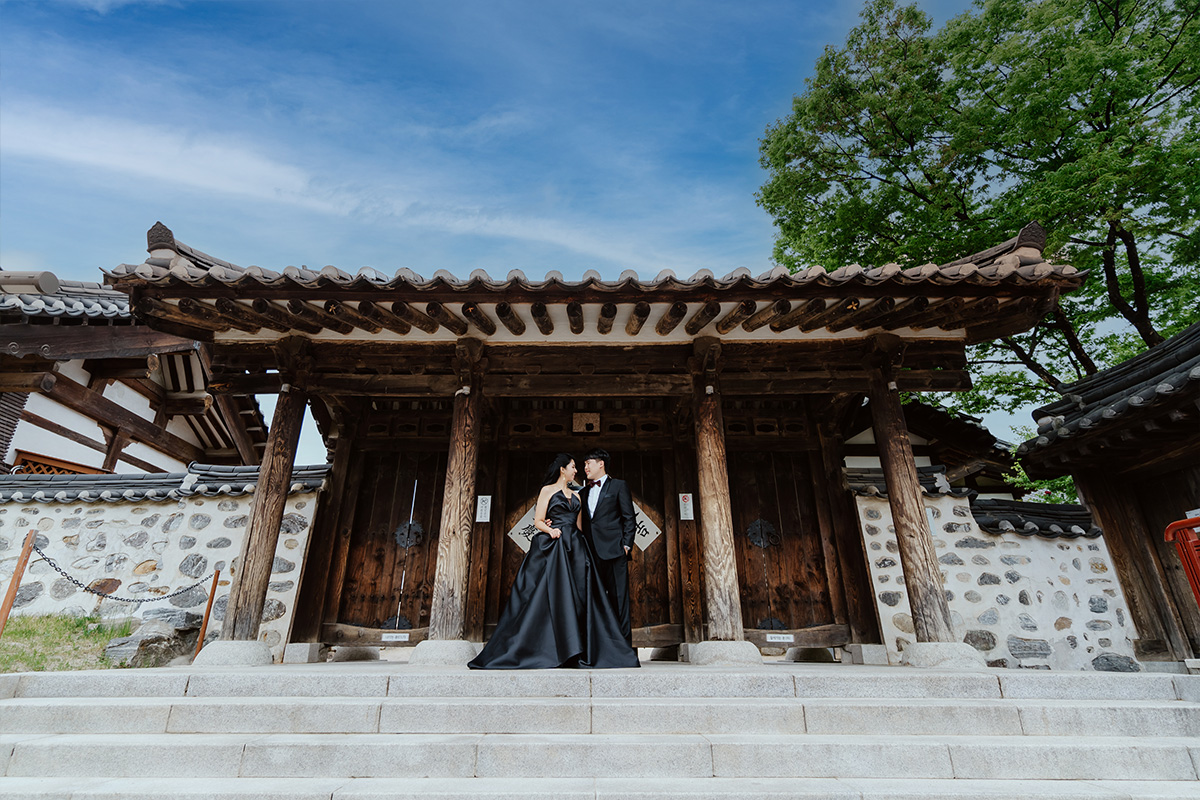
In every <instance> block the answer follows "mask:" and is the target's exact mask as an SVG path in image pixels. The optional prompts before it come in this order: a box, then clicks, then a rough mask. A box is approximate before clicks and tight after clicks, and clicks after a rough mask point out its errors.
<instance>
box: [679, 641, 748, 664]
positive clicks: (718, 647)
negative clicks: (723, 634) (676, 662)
mask: <svg viewBox="0 0 1200 800" xmlns="http://www.w3.org/2000/svg"><path fill="white" fill-rule="evenodd" d="M687 660H688V663H689V664H693V665H695V666H698V667H705V666H726V665H740V664H761V663H762V654H761V653H759V652H758V647H756V646H755V645H754V644H753V643H752V642H715V641H707V642H696V643H694V644H689V645H688V648H687Z"/></svg>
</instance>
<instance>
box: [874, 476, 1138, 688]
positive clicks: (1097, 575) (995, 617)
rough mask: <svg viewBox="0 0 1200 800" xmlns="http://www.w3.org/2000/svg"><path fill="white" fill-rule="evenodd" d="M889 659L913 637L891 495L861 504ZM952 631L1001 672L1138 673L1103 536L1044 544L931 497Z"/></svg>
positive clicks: (957, 501) (955, 502)
mask: <svg viewBox="0 0 1200 800" xmlns="http://www.w3.org/2000/svg"><path fill="white" fill-rule="evenodd" d="M857 505H858V517H859V525H860V529H861V531H862V537H863V546H864V548H865V550H866V555H867V564H868V567H869V570H870V574H871V585H872V587H873V591H874V594H875V607H876V611H877V613H878V615H879V623H880V630H881V631H882V633H883V638H884V643H885V644H886V645H887V649H888V658H889V659H890V660H891V661H892V663H897V664H898V663H899V662H900V651H901V650H902V649H903V647H904V644H905V643H907V642H911V641H914V640H915V637H914V636H913V624H912V616H911V613H910V608H909V605H908V594H907V593H906V592H905V589H904V573H903V571H902V570H901V567H900V556H899V555H898V553H897V545H896V536H895V529H894V528H893V527H892V514H891V508H890V507H889V505H888V502H887V499H886V498H881V497H870V496H861V497H858V498H857ZM925 507H926V515H927V517H928V518H929V521H930V524H931V528H932V531H933V538H934V544H935V546H936V548H937V555H938V560H939V561H940V562H941V564H942V565H943V567H944V569H943V571H942V577H943V579H944V581H945V585H946V592H947V597H948V599H949V602H950V613H951V617H952V619H953V622H954V630H955V634H956V635H957V636H959V637H961V639H962V640H963V641H966V642H968V643H970V644H972V645H974V646H975V647H976V648H977V649H978V650H979V651H980V652H982V653H983V655H984V657H985V658H986V659H987V661H988V663H989V664H991V665H992V666H997V667H1024V668H1032V669H1060V670H1104V671H1138V670H1140V669H1141V667H1140V665H1139V664H1138V663H1137V661H1135V660H1134V655H1133V653H1134V651H1133V640H1134V639H1136V638H1137V631H1136V630H1135V629H1134V627H1133V624H1132V623H1131V622H1130V619H1129V610H1128V608H1127V607H1126V603H1125V596H1124V594H1123V593H1122V591H1121V586H1120V584H1119V583H1118V581H1117V576H1116V570H1115V569H1114V568H1113V564H1112V560H1111V559H1110V558H1109V554H1108V548H1107V547H1106V546H1105V544H1104V539H1103V537H1100V538H1096V539H1087V538H1077V539H1062V538H1058V539H1047V538H1042V537H1039V536H1030V537H1025V536H1020V535H1018V534H1015V533H1007V534H1001V535H994V534H991V533H987V532H985V531H983V530H981V529H980V528H979V526H978V525H977V524H976V523H975V519H974V517H973V516H972V514H971V510H970V507H969V505H968V502H967V499H966V498H965V497H954V496H950V495H942V496H938V497H932V496H926V497H925Z"/></svg>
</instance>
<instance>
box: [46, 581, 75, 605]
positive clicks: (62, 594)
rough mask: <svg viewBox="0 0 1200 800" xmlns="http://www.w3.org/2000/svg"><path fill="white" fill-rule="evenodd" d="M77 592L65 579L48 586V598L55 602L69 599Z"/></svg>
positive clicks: (73, 585)
mask: <svg viewBox="0 0 1200 800" xmlns="http://www.w3.org/2000/svg"><path fill="white" fill-rule="evenodd" d="M77 591H79V590H78V589H77V588H76V587H75V584H73V583H71V581H69V580H67V579H66V578H59V579H58V580H56V581H55V582H54V583H52V584H50V596H51V597H53V598H54V599H55V600H62V599H64V598H67V597H70V596H71V595H73V594H75V592H77Z"/></svg>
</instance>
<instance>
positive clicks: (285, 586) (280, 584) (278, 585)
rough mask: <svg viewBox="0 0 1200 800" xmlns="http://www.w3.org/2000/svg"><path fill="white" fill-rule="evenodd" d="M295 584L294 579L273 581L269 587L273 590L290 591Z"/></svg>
mask: <svg viewBox="0 0 1200 800" xmlns="http://www.w3.org/2000/svg"><path fill="white" fill-rule="evenodd" d="M295 585H296V584H295V582H294V581H271V582H270V583H268V584H267V588H268V589H270V590H271V591H272V592H290V591H291V590H292V587H293V586H295Z"/></svg>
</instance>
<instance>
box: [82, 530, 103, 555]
mask: <svg viewBox="0 0 1200 800" xmlns="http://www.w3.org/2000/svg"><path fill="white" fill-rule="evenodd" d="M106 547H108V536H106V535H105V534H103V533H98V534H96V535H95V536H93V537H92V538H91V539H89V540H88V543H87V545H85V546H84V549H85V550H87V551H88V552H90V553H95V552H97V551H100V550H103V549H104V548H106Z"/></svg>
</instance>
